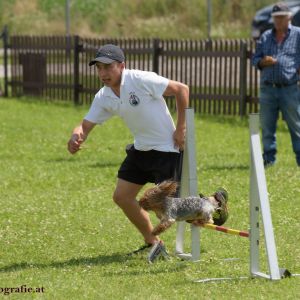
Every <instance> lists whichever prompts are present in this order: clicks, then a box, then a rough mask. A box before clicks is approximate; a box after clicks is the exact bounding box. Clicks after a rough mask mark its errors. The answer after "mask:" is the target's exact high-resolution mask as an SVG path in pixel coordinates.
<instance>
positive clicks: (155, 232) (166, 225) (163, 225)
mask: <svg viewBox="0 0 300 300" xmlns="http://www.w3.org/2000/svg"><path fill="white" fill-rule="evenodd" d="M174 223H175V220H174V219H167V220H166V219H164V220H161V222H160V223H159V224H158V225H157V226H156V227H155V228H154V229H153V231H152V234H153V235H159V234H161V233H162V232H164V231H165V230H167V229H168V228H169V227H171V226H172V224H174Z"/></svg>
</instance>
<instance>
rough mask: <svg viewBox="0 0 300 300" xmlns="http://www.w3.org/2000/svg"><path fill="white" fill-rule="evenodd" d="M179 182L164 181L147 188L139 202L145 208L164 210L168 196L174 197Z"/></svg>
mask: <svg viewBox="0 0 300 300" xmlns="http://www.w3.org/2000/svg"><path fill="white" fill-rule="evenodd" d="M177 187H178V183H177V182H175V181H168V180H166V181H163V182H162V183H160V184H158V185H156V186H154V187H153V188H150V189H147V190H146V191H145V193H144V195H143V196H142V197H141V199H140V201H139V204H140V206H141V207H142V208H143V209H145V210H160V211H161V210H162V209H163V207H164V202H165V199H166V197H172V196H174V195H175V193H176V191H177Z"/></svg>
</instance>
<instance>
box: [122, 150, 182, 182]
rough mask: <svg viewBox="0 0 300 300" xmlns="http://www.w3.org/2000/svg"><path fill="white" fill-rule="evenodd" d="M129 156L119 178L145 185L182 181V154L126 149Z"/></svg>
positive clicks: (123, 164) (124, 162)
mask: <svg viewBox="0 0 300 300" xmlns="http://www.w3.org/2000/svg"><path fill="white" fill-rule="evenodd" d="M126 152H127V156H126V158H125V160H124V161H123V163H122V164H121V167H120V169H119V171H118V178H120V179H124V180H126V181H129V182H132V183H136V184H140V185H144V184H146V183H147V182H152V183H155V184H157V183H160V182H162V181H164V180H175V181H179V180H180V175H181V167H182V154H181V153H176V152H162V151H156V150H149V151H139V150H136V149H135V148H134V146H133V145H128V146H127V147H126Z"/></svg>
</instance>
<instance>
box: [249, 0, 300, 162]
mask: <svg viewBox="0 0 300 300" xmlns="http://www.w3.org/2000/svg"><path fill="white" fill-rule="evenodd" d="M272 17H273V20H274V28H273V29H270V30H267V31H266V32H264V33H263V35H262V36H261V38H260V40H259V41H258V42H257V45H256V51H255V54H254V56H253V58H252V63H253V65H254V66H256V67H257V68H258V69H259V70H260V71H261V82H260V84H261V86H260V99H259V103H260V121H261V126H262V142H263V160H264V165H265V166H266V167H268V166H271V165H273V164H274V163H275V161H276V152H277V147H276V126H277V120H278V117H279V111H281V112H282V115H283V118H284V120H285V121H286V123H287V125H288V128H289V132H290V135H291V140H292V145H293V150H294V153H295V155H296V162H297V164H298V166H300V92H299V86H298V85H297V82H298V81H299V72H300V28H298V27H295V26H292V25H291V22H290V20H291V12H290V10H289V8H288V6H286V4H284V3H277V4H276V5H274V6H273V9H272Z"/></svg>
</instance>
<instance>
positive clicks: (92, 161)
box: [0, 98, 300, 300]
mask: <svg viewBox="0 0 300 300" xmlns="http://www.w3.org/2000/svg"><path fill="white" fill-rule="evenodd" d="M87 109H88V108H87V107H74V106H72V105H69V104H64V103H60V104H59V103H56V104H53V103H46V102H38V101H34V100H29V99H27V100H26V99H23V100H22V99H20V100H16V99H6V100H4V99H3V98H2V99H0V120H1V131H0V139H1V146H0V161H1V169H0V205H1V210H0V216H1V218H0V237H1V244H2V245H1V248H0V249H1V250H0V257H1V258H0V288H1V291H2V293H1V294H0V297H1V296H3V288H5V287H20V286H21V285H26V286H27V288H28V287H32V288H44V293H34V294H33V293H24V294H17V293H13V294H11V295H10V296H9V297H8V298H9V299H153V300H154V299H241V298H242V299H297V298H299V295H300V288H299V286H300V282H299V280H300V278H299V277H292V278H289V279H284V280H281V281H276V282H270V281H267V280H264V279H250V278H249V279H245V280H238V279H236V280H233V281H226V282H218V283H204V284H203V283H195V282H194V280H197V279H200V278H207V277H234V278H238V277H239V276H248V274H249V244H248V240H247V239H245V238H239V237H236V236H229V235H225V234H223V233H220V232H215V231H210V230H205V229H204V230H202V231H201V261H200V262H197V263H191V262H187V261H180V260H179V259H177V258H176V257H175V256H174V255H172V258H171V260H170V261H158V262H156V263H155V264H153V265H149V264H148V263H147V261H146V259H145V257H143V256H142V257H134V258H128V257H126V256H125V254H126V253H127V252H129V251H132V250H133V249H135V248H137V247H138V246H140V245H141V244H142V243H143V241H142V239H141V237H140V236H139V234H138V233H137V232H136V230H135V229H134V228H133V226H132V225H131V224H130V223H129V221H127V219H126V218H125V217H124V215H123V214H122V212H121V211H120V209H118V208H117V207H116V206H115V205H114V204H113V202H112V200H111V195H112V191H113V188H114V185H115V182H116V177H115V176H116V172H117V170H118V167H119V165H120V163H121V162H122V160H123V158H124V150H123V149H124V146H125V145H126V144H127V143H129V142H131V141H132V137H131V135H130V133H129V132H128V131H127V129H125V128H124V126H123V124H122V122H121V121H120V120H119V119H117V118H113V119H111V120H109V121H108V122H107V123H105V124H104V125H103V126H101V127H97V128H96V129H95V130H94V131H93V132H92V133H91V135H90V137H89V139H88V141H87V142H86V144H85V145H84V149H83V150H82V151H80V153H78V154H76V155H75V156H71V155H69V154H68V153H67V150H66V143H67V140H68V138H69V136H70V132H71V130H72V128H73V127H74V126H75V125H76V124H77V123H78V122H79V121H80V120H81V118H82V117H83V116H84V115H85V113H86V111H87ZM195 124H196V130H197V157H198V164H197V169H198V186H199V191H201V192H203V193H205V194H208V193H211V192H212V191H214V189H215V188H216V187H218V186H225V187H226V188H227V189H228V191H229V196H230V199H229V203H230V218H229V219H228V222H227V226H228V227H232V228H236V229H240V230H247V229H248V214H249V213H248V191H249V149H248V139H249V134H248V122H247V120H246V119H243V120H241V119H240V118H237V117H216V116H214V117H213V116H199V117H197V118H196V123H195ZM278 149H279V154H278V163H277V165H275V166H274V167H272V168H270V169H267V170H266V177H267V182H268V190H269V193H270V205H271V208H272V217H273V226H274V232H275V239H276V243H277V254H278V258H279V265H280V267H285V268H287V269H289V270H290V271H291V272H292V273H300V248H299V245H300V237H299V234H298V231H299V228H300V221H299V220H300V205H299V200H300V199H299V195H300V186H299V178H300V177H299V176H300V168H297V167H296V163H295V160H294V155H293V153H292V150H291V142H290V138H289V134H288V131H287V129H286V126H285V124H283V123H282V122H280V124H279V129H278ZM152 218H153V222H154V223H156V222H157V220H156V219H155V218H154V216H153V215H152ZM175 227H176V226H174V227H172V228H171V229H170V230H169V231H167V232H166V233H165V234H163V235H162V238H163V239H164V241H165V243H166V246H167V248H168V250H169V251H170V253H171V254H172V253H173V250H174V247H175V245H174V244H175V242H174V239H175V231H176V228H175ZM187 229H188V228H187ZM186 243H187V247H188V244H189V238H187V241H186ZM261 244H262V257H261V267H262V271H267V266H266V263H265V261H266V260H265V256H264V254H265V252H264V251H263V248H264V247H263V244H264V243H263V237H262V243H261ZM230 258H234V259H233V260H232V259H230ZM3 297H4V296H3ZM8 298H7V299H8Z"/></svg>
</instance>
